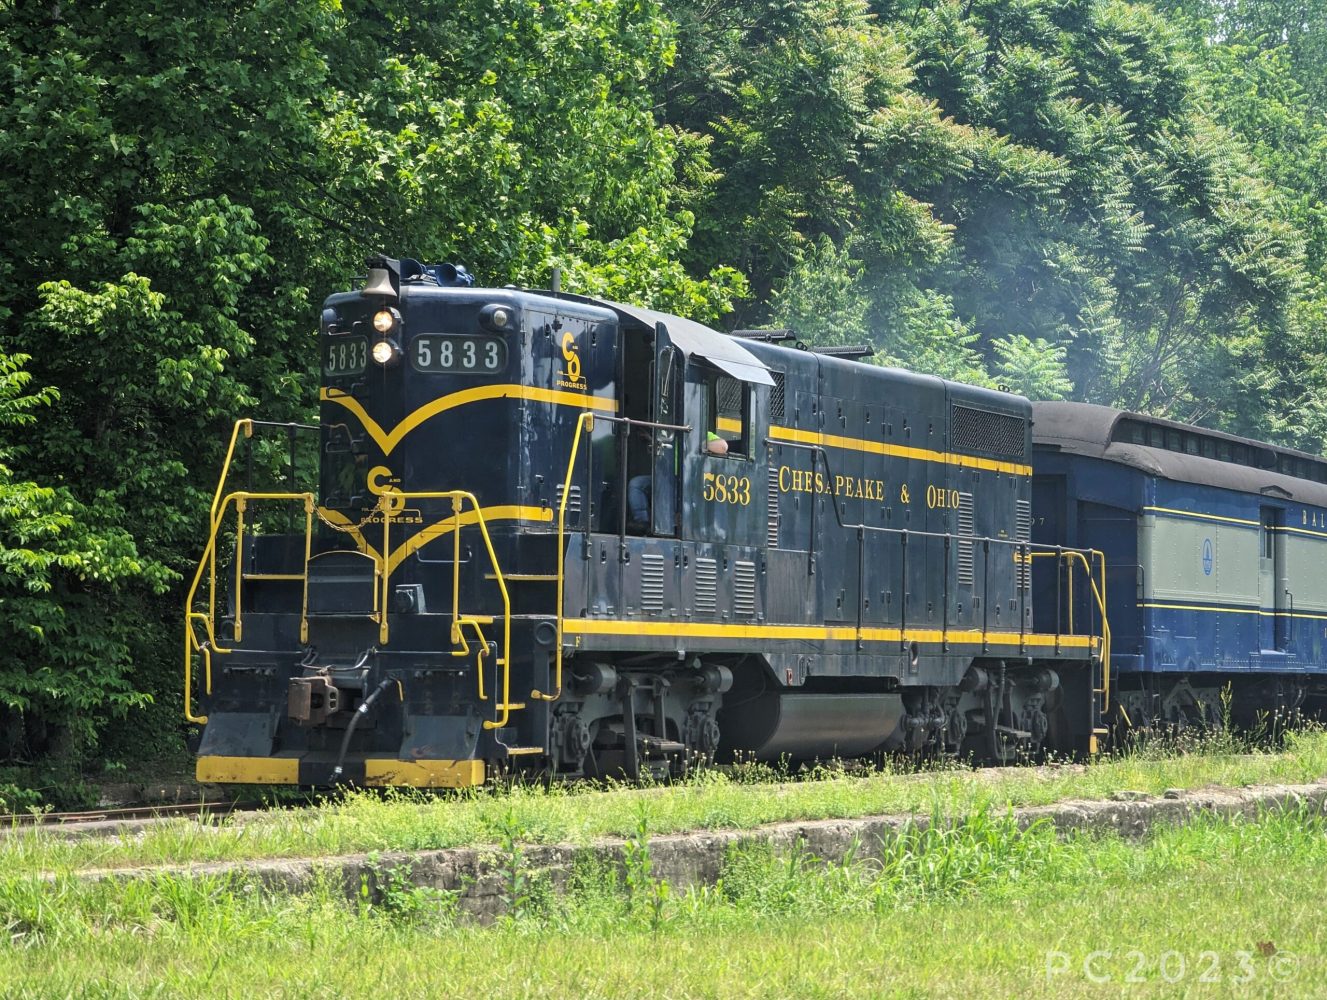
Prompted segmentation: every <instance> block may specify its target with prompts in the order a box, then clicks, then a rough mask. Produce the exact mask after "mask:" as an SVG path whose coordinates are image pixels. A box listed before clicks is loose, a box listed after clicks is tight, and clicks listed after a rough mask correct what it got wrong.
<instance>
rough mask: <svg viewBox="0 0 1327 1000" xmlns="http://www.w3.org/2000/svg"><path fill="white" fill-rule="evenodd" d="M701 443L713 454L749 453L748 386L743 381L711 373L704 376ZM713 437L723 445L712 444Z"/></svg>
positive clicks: (749, 395)
mask: <svg viewBox="0 0 1327 1000" xmlns="http://www.w3.org/2000/svg"><path fill="white" fill-rule="evenodd" d="M706 389H707V393H706V396H707V401H708V406H707V412H706V425H705V431H706V433H705V442H704V443H703V445H702V447H704V448H705V450H707V451H709V452H712V453H716V454H728V455H749V454H750V441H749V437H750V428H751V387H750V386H748V385H747V384H746V383H745V382H742V381H739V380H738V379H735V378H732V377H731V376H728V375H722V374H720V373H718V372H712V373H710V374H709V375H708V376H707V386H706ZM716 439H717V440H718V441H722V442H723V443H724V444H725V445H726V446H727V447H726V448H723V447H722V446H719V445H717V444H716Z"/></svg>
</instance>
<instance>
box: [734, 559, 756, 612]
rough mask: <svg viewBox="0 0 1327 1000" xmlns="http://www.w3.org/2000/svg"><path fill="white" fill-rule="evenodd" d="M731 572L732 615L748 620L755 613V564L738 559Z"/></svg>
mask: <svg viewBox="0 0 1327 1000" xmlns="http://www.w3.org/2000/svg"><path fill="white" fill-rule="evenodd" d="M733 571H734V572H733V614H734V615H737V616H739V617H743V618H750V617H752V616H753V615H754V614H755V613H756V564H755V563H753V562H747V561H744V560H741V559H739V560H738V561H737V562H736V563H734V564H733Z"/></svg>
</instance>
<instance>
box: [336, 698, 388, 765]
mask: <svg viewBox="0 0 1327 1000" xmlns="http://www.w3.org/2000/svg"><path fill="white" fill-rule="evenodd" d="M395 683H396V681H395V680H394V679H393V678H391V677H388V678H386V679H385V680H383V681H382V683H381V684H379V685H378V686H377V687H376V688H374V689H373V693H372V694H370V695H369V696H368V697H367V698H365V699H364V700H363V701H361V702H360V703H359V708H357V709H355V714H354V715H352V716H351V717H350V722H349V723H347V724H346V734H345V736H343V737H342V738H341V752H340V753H338V754H337V755H336V767H334V768H332V784H336V783H337V781H339V780H340V778H341V772H342V769H343V765H344V764H345V762H346V751H347V750H349V749H350V738H351V737H352V736H354V735H355V727H356V726H358V725H359V720H360V719H362V718H364V716H366V715H368V714H369V709H370V708H372V707H373V703H374V702H375V701H377V700H378V695H380V694H382V693H383V692H384V691H386V690H387V689H388V688H389V687H391V686H392V685H393V684H395Z"/></svg>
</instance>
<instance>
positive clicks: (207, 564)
mask: <svg viewBox="0 0 1327 1000" xmlns="http://www.w3.org/2000/svg"><path fill="white" fill-rule="evenodd" d="M260 427H264V428H274V429H280V430H284V431H285V432H286V433H287V435H288V436H289V438H290V442H291V445H290V447H291V462H290V476H291V484H292V485H294V476H295V443H294V442H295V435H296V433H297V432H299V431H316V430H318V428H317V427H316V426H314V425H313V424H299V423H279V422H276V421H269V420H253V419H251V418H248V417H246V418H244V419H241V420H237V421H235V424H234V426H233V427H232V428H231V432H230V440H229V442H228V443H227V445H226V457H225V460H224V461H223V462H222V464H221V475H220V476H219V477H218V479H217V487H216V490H215V491H214V492H213V494H212V503H211V506H210V507H209V508H208V522H209V524H208V535H207V546H206V548H205V549H204V551H203V556H202V558H201V559H200V560H199V562H198V568H197V569H196V570H195V571H194V577H193V581H192V582H191V583H190V585H189V591H188V594H187V595H186V597H185V601H184V717H185V719H186V721H188V722H194V723H198V724H200V725H202V724H205V723H206V722H207V716H206V715H195V714H194V711H193V684H194V678H193V658H194V655H195V654H196V653H201V654H202V656H203V671H204V692H205V693H207V694H211V693H212V654H213V653H214V652H217V653H222V654H225V653H229V652H231V650H230V649H228V648H226V647H224V646H222V645H221V644H220V643H219V642H218V641H217V636H216V620H217V590H218V588H217V536H218V535H219V533H220V531H221V525H222V522H223V521H224V520H225V517H226V513H227V511H228V510H229V508H230V505H231V504H232V503H233V504H235V507H236V512H237V515H236V517H237V523H236V533H235V633H234V635H235V641H238V640H239V639H240V638H241V636H242V635H243V629H244V625H243V580H244V575H243V559H242V555H243V547H244V512H245V510H246V509H247V507H248V504H249V502H250V501H282V502H286V503H290V502H294V501H302V502H303V505H304V565H305V572H304V573H303V574H301V575H300V576H299V577H295V576H294V575H291V576H290V577H289V579H292V580H294V579H297V578H298V579H300V580H302V591H303V593H302V596H301V613H300V641H301V642H305V641H307V640H308V602H309V580H308V562H309V555H310V552H311V548H312V544H313V515H314V512H315V509H316V502H317V501H316V499H315V498H314V495H313V494H312V493H310V492H307V491H306V492H301V491H296V490H290V491H287V492H253V491H249V490H236V491H232V492H230V493H227V492H226V483H227V482H229V480H230V473H231V466H232V465H233V464H234V461H235V450H236V447H237V446H238V444H239V442H240V437H241V435H243V437H244V438H245V439H246V440H248V439H250V438H252V437H253V433H254V430H255V429H257V428H260ZM333 527H335V526H333ZM204 573H207V575H208V596H207V611H206V613H204V612H201V611H195V610H194V602H195V601H196V600H197V596H198V588H199V587H200V586H201V585H202V580H203V574H204ZM198 623H201V624H202V625H203V628H204V631H205V633H206V641H204V642H199V641H198V634H197V632H195V626H196V624H198Z"/></svg>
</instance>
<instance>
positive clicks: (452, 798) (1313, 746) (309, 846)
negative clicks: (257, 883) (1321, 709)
mask: <svg viewBox="0 0 1327 1000" xmlns="http://www.w3.org/2000/svg"><path fill="white" fill-rule="evenodd" d="M1240 749H1242V748H1240ZM1199 750H1201V751H1202V752H1193V747H1188V748H1182V749H1177V748H1176V747H1174V746H1171V747H1166V748H1162V747H1160V746H1157V745H1149V746H1145V747H1142V748H1138V749H1135V750H1134V751H1132V752H1130V753H1126V754H1120V755H1116V756H1112V757H1107V758H1104V759H1102V760H1100V761H1097V762H1094V763H1092V764H1089V765H1087V766H1078V765H1074V766H1058V767H1057V766H1049V767H1039V768H1024V769H1001V770H999V771H983V770H976V771H974V770H970V769H967V768H962V767H959V766H956V765H949V766H947V767H939V768H934V769H931V770H927V771H922V772H920V773H903V772H890V771H884V772H867V773H860V772H856V771H849V770H844V769H841V768H822V769H820V770H819V771H818V772H816V773H814V774H812V775H810V776H808V777H804V778H802V779H799V780H792V779H791V778H790V777H789V776H787V775H784V774H780V773H779V772H778V771H777V770H773V769H767V768H763V767H760V766H750V765H748V766H746V767H744V768H740V769H737V770H735V771H734V772H731V773H722V772H717V771H710V772H702V773H699V774H697V775H696V776H694V777H693V778H691V779H688V780H687V781H685V782H682V783H679V784H676V785H671V786H667V787H652V788H650V787H647V788H639V787H608V788H602V787H599V788H595V787H590V786H575V785H570V786H569V785H553V786H550V787H544V786H539V785H536V786H521V785H517V786H513V787H508V788H504V789H488V788H485V789H479V790H470V791H466V792H461V793H455V794H443V795H435V794H431V793H418V792H414V791H411V790H388V791H387V792H385V793H377V792H372V793H370V792H359V793H351V794H348V795H346V796H344V797H342V798H339V799H334V800H328V801H324V802H321V803H319V804H317V805H313V806H308V807H280V808H276V809H273V810H271V811H269V812H265V813H261V814H251V815H243V816H235V817H232V818H228V819H226V820H223V821H220V822H218V823H216V824H215V825H208V824H199V823H198V822H196V821H193V820H187V819H177V820H172V821H168V822H164V823H161V824H158V825H154V826H152V827H150V828H148V829H146V830H144V831H143V832H142V833H139V834H135V835H133V836H130V837H125V838H103V839H86V840H79V841H70V840H66V839H63V838H60V837H58V836H54V835H52V834H50V833H49V832H46V831H42V830H40V829H37V830H13V831H9V832H7V834H6V835H5V836H4V837H3V838H0V870H3V871H9V872H59V871H67V870H84V869H95V868H112V867H116V868H118V867H126V866H154V865H165V864H171V863H189V862H212V861H241V860H246V859H255V858H284V857H320V856H327V855H335V854H347V853H361V852H363V853H367V852H371V851H378V852H394V851H423V850H430V849H437V848H447V847H464V846H472V845H481V844H483V845H487V844H497V843H499V842H500V841H501V840H502V839H503V837H504V831H505V830H507V829H508V828H509V826H510V825H512V824H514V825H515V826H516V827H517V828H519V830H520V837H519V839H520V840H521V841H522V842H525V843H554V842H569V843H573V844H585V843H589V842H591V841H593V840H595V839H597V838H601V837H621V838H627V837H631V836H632V835H633V834H634V833H635V832H636V830H637V829H638V827H639V824H640V819H641V817H642V816H643V817H644V818H645V821H646V823H647V824H648V826H649V829H650V830H651V831H653V832H654V833H656V834H659V833H673V832H681V831H689V830H710V829H724V828H729V829H750V828H752V827H756V826H759V825H761V824H766V823H774V822H779V821H783V820H814V819H836V818H850V817H859V816H869V815H891V814H893V815H897V814H916V813H921V814H929V813H930V812H932V811H933V810H937V809H938V810H940V811H942V812H944V813H946V814H950V815H958V814H967V813H974V812H977V811H980V810H981V809H983V808H989V809H994V810H995V811H997V812H998V811H1000V810H1002V809H1003V808H1005V807H1007V806H1032V805H1042V804H1047V803H1052V802H1057V801H1061V800H1064V799H1069V798H1083V799H1103V798H1108V797H1109V796H1111V795H1112V794H1113V793H1114V792H1116V791H1117V790H1119V789H1134V790H1138V791H1142V792H1147V793H1151V794H1157V795H1159V794H1161V793H1162V792H1163V791H1165V790H1166V789H1169V788H1200V787H1203V786H1206V785H1223V786H1243V785H1250V784H1255V783H1265V782H1308V781H1314V780H1317V779H1319V778H1321V777H1323V776H1325V775H1327V733H1324V732H1321V731H1312V732H1304V733H1297V734H1291V735H1290V736H1288V737H1287V738H1286V740H1285V743H1284V746H1283V747H1282V748H1281V749H1279V750H1277V751H1275V752H1270V751H1260V752H1254V753H1233V752H1228V750H1229V748H1225V749H1223V748H1222V747H1213V746H1207V747H1206V748H1205V749H1204V748H1203V747H1201V746H1200V747H1199Z"/></svg>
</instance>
